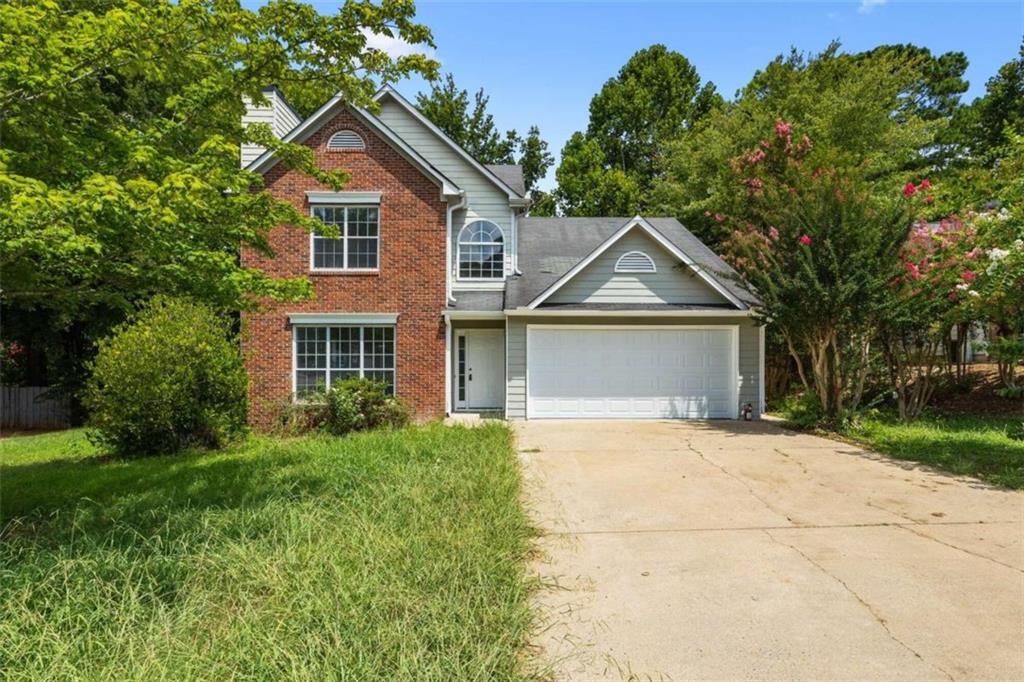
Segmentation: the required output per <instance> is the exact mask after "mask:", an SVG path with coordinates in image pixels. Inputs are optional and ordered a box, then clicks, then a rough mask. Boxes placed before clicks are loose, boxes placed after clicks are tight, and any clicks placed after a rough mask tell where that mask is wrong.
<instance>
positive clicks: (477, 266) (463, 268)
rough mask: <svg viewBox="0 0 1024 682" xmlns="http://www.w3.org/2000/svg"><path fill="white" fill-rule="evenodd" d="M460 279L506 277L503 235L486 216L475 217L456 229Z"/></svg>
mask: <svg viewBox="0 0 1024 682" xmlns="http://www.w3.org/2000/svg"><path fill="white" fill-rule="evenodd" d="M458 252H459V253H458V262H459V271H458V272H459V279H469V280H496V279H503V278H504V277H505V236H504V234H503V233H502V231H501V228H500V227H498V226H497V225H495V224H494V223H492V222H490V221H487V220H476V221H474V222H472V223H470V224H468V225H466V226H465V227H463V228H462V230H461V231H460V232H459V241H458Z"/></svg>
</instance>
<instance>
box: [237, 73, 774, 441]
mask: <svg viewBox="0 0 1024 682" xmlns="http://www.w3.org/2000/svg"><path fill="white" fill-rule="evenodd" d="M376 100H377V103H378V104H379V112H378V113H376V114H373V113H370V112H368V111H366V110H363V109H359V108H357V107H352V106H350V105H348V104H346V103H345V102H344V101H342V100H341V99H340V98H338V97H335V98H333V99H332V100H331V101H329V102H327V103H326V104H325V105H324V106H323V107H321V108H320V109H319V110H318V111H317V112H315V113H314V114H313V115H312V116H310V117H309V118H307V119H306V120H303V121H300V122H298V123H296V124H295V126H294V127H293V128H292V129H291V130H289V131H288V132H287V133H285V134H283V137H284V139H286V140H288V141H291V142H298V143H303V144H306V145H308V146H309V147H310V148H312V149H313V151H314V152H315V154H316V156H317V159H318V162H319V163H320V164H321V166H322V167H324V168H344V169H346V170H348V171H349V172H350V173H351V180H350V182H349V184H348V185H347V186H346V187H345V190H344V191H341V192H334V191H331V190H329V189H328V188H327V187H324V186H321V185H319V184H318V183H317V182H316V181H315V180H313V179H311V178H309V177H307V176H304V175H303V174H301V173H299V172H297V171H291V170H286V169H284V168H283V167H282V166H279V165H278V164H276V162H275V159H274V156H273V154H272V153H270V152H264V151H262V150H260V151H259V154H258V155H257V156H255V157H254V158H252V159H251V160H249V161H248V163H247V164H246V166H247V167H248V168H250V169H251V170H254V171H256V172H260V173H263V174H264V176H265V178H266V185H267V188H268V190H269V191H270V192H271V193H272V194H273V195H274V196H275V197H277V198H279V199H282V200H284V201H289V202H291V203H292V204H293V205H294V206H296V207H297V208H299V209H300V210H302V211H308V212H309V213H310V214H311V215H313V216H316V217H318V218H320V219H321V220H323V221H325V222H331V223H333V224H336V225H337V226H338V227H339V231H340V233H341V234H340V236H339V238H337V239H328V238H324V237H321V236H318V235H309V234H307V233H306V232H304V231H302V230H299V229H297V228H292V227H288V226H282V227H280V228H279V229H277V230H275V231H274V232H273V233H272V235H271V244H272V246H273V248H274V250H275V253H276V256H275V257H274V258H272V259H267V258H264V257H262V256H260V255H258V254H255V253H253V252H251V251H245V252H244V253H243V256H242V257H243V261H244V263H245V264H246V265H248V266H255V267H260V268H263V269H266V270H268V271H271V272H273V273H275V274H278V275H282V276H285V275H287V276H296V275H305V276H308V277H309V278H310V280H311V281H312V282H313V287H314V290H315V293H316V295H315V298H314V299H312V300H309V301H303V302H300V303H289V304H267V305H266V306H265V307H264V308H263V309H261V310H260V311H258V312H247V313H245V314H244V315H243V321H244V325H245V329H246V341H245V350H246V356H247V363H248V367H249V372H250V394H251V395H250V397H251V406H252V407H251V410H252V415H251V416H252V420H253V422H254V423H257V424H266V423H268V422H269V421H270V420H271V419H272V418H273V409H274V406H275V405H279V404H280V402H281V401H282V400H287V399H288V398H289V397H292V398H301V397H302V395H303V394H305V393H308V392H310V391H312V390H316V389H318V388H324V387H328V386H330V385H331V383H332V382H334V381H337V380H339V379H341V378H345V377H349V376H367V377H371V378H376V379H379V380H382V381H385V382H387V383H388V385H389V386H390V387H391V389H392V390H393V391H394V392H395V393H396V394H397V395H398V396H399V397H401V398H403V399H404V400H406V401H407V402H408V403H409V404H410V405H411V406H412V408H413V409H414V410H415V412H416V414H417V415H418V416H419V417H420V418H423V419H427V418H433V417H440V416H443V415H445V414H452V413H458V412H481V411H495V410H497V411H503V412H504V414H505V415H506V416H507V417H508V418H510V419H545V418H600V419H606V418H627V419H655V418H657V419H661V418H722V419H735V418H737V417H739V416H740V414H741V413H742V410H743V408H744V406H747V405H749V406H750V409H751V411H752V413H753V415H754V416H757V415H759V414H760V412H761V410H762V409H763V402H764V398H763V386H764V381H763V379H764V377H763V373H764V335H763V329H762V328H761V327H758V326H757V325H756V324H755V322H754V319H753V317H752V313H753V307H754V306H755V305H756V298H755V297H754V296H753V295H752V294H751V292H749V291H748V290H746V289H745V288H744V287H743V286H741V285H740V284H739V283H738V282H737V280H736V279H735V273H734V272H733V271H732V270H731V268H729V266H728V265H726V264H725V263H724V262H722V260H721V259H720V258H719V257H718V256H716V255H715V254H714V253H713V252H712V251H711V250H710V249H708V248H707V246H705V245H704V244H703V243H702V242H700V240H698V239H697V238H696V237H694V235H693V234H691V233H690V232H689V231H688V230H687V229H686V228H685V227H683V226H682V225H681V224H680V223H679V222H678V221H676V220H675V219H673V218H656V217H649V218H645V217H641V216H634V217H631V218H630V217H619V218H533V217H529V215H528V209H529V200H528V198H527V193H526V190H525V187H524V185H523V177H522V170H521V169H520V168H519V167H518V166H487V165H483V164H481V163H479V162H477V161H476V160H475V159H473V158H472V156H470V155H469V153H467V152H466V151H465V150H464V149H462V148H461V147H459V146H458V145H457V144H456V143H455V142H453V141H452V140H451V139H450V138H448V137H447V136H446V135H445V134H444V133H443V132H442V131H440V130H439V129H438V128H437V127H436V126H434V125H433V124H432V123H431V122H430V121H428V120H427V119H426V118H425V117H424V116H423V115H422V114H421V113H420V112H419V111H417V110H416V109H415V107H413V106H412V105H411V104H410V103H409V102H408V101H406V100H405V99H404V98H403V97H402V96H401V95H399V94H398V93H397V92H395V91H394V90H393V89H391V88H384V89H382V90H381V91H380V92H379V93H378V94H377V95H376ZM276 106H287V104H286V103H285V102H284V98H283V96H280V93H275V98H274V99H273V100H271V107H276Z"/></svg>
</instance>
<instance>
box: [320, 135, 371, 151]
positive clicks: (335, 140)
mask: <svg viewBox="0 0 1024 682" xmlns="http://www.w3.org/2000/svg"><path fill="white" fill-rule="evenodd" d="M327 149H328V150H330V151H332V152H358V151H362V150H364V149H366V143H365V142H363V138H362V137H360V136H359V133H357V132H356V131H354V130H339V131H338V132H336V133H334V134H333V135H331V138H330V139H329V140H327Z"/></svg>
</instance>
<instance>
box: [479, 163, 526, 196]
mask: <svg viewBox="0 0 1024 682" xmlns="http://www.w3.org/2000/svg"><path fill="white" fill-rule="evenodd" d="M487 170H489V171H491V172H492V173H494V174H495V175H497V176H498V179H499V180H501V181H502V182H504V183H505V184H506V185H508V186H509V187H511V188H512V189H513V190H514V191H515V192H516V193H517V194H519V196H521V197H525V196H526V181H525V180H523V167H522V166H520V165H518V164H497V165H491V164H488V165H487Z"/></svg>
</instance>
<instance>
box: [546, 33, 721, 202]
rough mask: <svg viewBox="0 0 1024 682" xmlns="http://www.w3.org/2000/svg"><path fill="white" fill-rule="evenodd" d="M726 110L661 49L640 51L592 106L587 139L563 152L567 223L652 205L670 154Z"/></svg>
mask: <svg viewBox="0 0 1024 682" xmlns="http://www.w3.org/2000/svg"><path fill="white" fill-rule="evenodd" d="M720 103H721V97H719V95H718V94H717V92H716V91H715V86H714V85H713V84H712V83H704V84H703V85H702V84H701V80H700V76H699V75H698V74H697V70H696V68H694V66H693V65H692V64H691V63H690V62H689V60H687V59H686V57H684V56H683V55H681V54H679V53H678V52H674V51H671V50H669V49H668V48H666V47H665V46H664V45H652V46H651V47H648V48H646V49H643V50H640V51H639V52H637V53H636V54H634V55H633V56H632V57H630V59H629V61H627V62H626V64H625V65H623V67H622V68H621V69H620V70H619V73H618V74H617V75H616V76H615V77H613V78H611V79H609V80H608V81H607V82H606V83H605V84H604V86H603V87H602V88H601V90H600V92H598V93H597V94H596V95H595V96H594V98H593V99H592V100H591V101H590V122H589V124H588V126H587V130H586V132H585V133H576V134H574V135H573V136H572V137H571V138H570V139H569V141H568V142H567V143H566V145H565V148H564V149H563V150H562V161H561V164H560V165H559V167H558V171H557V178H558V201H559V205H560V208H561V210H562V212H563V213H565V214H566V215H582V216H587V215H632V214H634V213H638V212H640V211H641V210H642V209H643V208H644V207H645V206H646V205H647V203H648V202H647V193H648V192H649V190H650V189H651V187H652V186H653V185H654V183H655V181H656V180H657V179H658V178H659V177H660V175H661V169H662V164H663V160H664V156H665V153H666V150H667V146H668V145H669V144H670V143H671V142H673V141H675V140H678V139H680V138H681V137H685V136H686V134H687V132H688V131H689V130H690V129H691V128H693V127H694V126H695V125H696V124H697V122H698V121H700V120H701V119H703V118H704V117H706V116H707V115H708V114H709V112H711V111H712V110H714V109H715V108H716V107H718V105H719V104H720Z"/></svg>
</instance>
